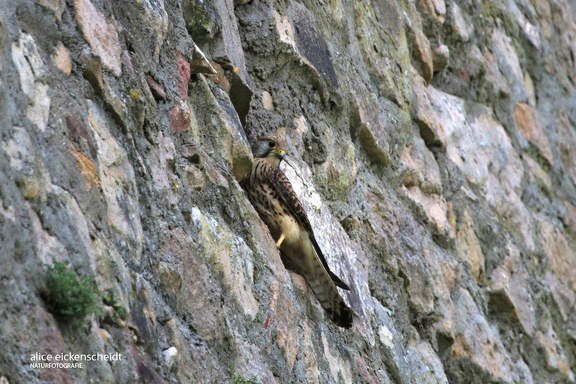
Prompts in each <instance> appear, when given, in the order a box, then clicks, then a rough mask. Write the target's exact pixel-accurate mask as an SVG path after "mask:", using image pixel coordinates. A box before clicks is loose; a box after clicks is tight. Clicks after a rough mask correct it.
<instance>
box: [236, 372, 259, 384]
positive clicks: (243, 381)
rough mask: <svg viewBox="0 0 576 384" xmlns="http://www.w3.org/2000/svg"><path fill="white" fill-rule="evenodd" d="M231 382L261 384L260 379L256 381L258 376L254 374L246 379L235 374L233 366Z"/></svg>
mask: <svg viewBox="0 0 576 384" xmlns="http://www.w3.org/2000/svg"><path fill="white" fill-rule="evenodd" d="M232 383H234V384H262V383H261V382H260V381H258V378H257V377H256V376H252V377H251V378H249V379H246V378H244V377H242V376H239V375H237V374H236V372H235V370H234V368H232Z"/></svg>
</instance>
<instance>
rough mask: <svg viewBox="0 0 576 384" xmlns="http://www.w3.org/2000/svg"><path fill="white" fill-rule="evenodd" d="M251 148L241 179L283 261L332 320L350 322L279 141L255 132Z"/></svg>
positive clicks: (338, 282) (346, 325)
mask: <svg viewBox="0 0 576 384" xmlns="http://www.w3.org/2000/svg"><path fill="white" fill-rule="evenodd" d="M252 152H253V154H254V164H253V166H252V169H251V171H250V172H249V173H248V175H247V176H246V177H245V178H244V180H242V182H241V183H240V184H241V186H242V188H244V190H245V191H246V194H247V195H248V199H249V200H250V202H251V203H252V205H253V206H254V208H255V209H256V211H257V212H258V215H259V216H260V218H261V219H262V221H264V223H265V224H266V225H267V226H268V229H269V230H270V234H271V235H272V238H273V239H274V240H275V241H276V246H277V247H278V249H279V250H280V256H281V258H282V261H283V262H284V265H285V266H286V268H288V269H290V270H293V271H294V272H296V273H298V274H300V275H302V276H304V278H305V279H306V281H307V282H308V285H310V288H311V289H312V292H314V295H316V297H317V298H318V301H319V302H320V305H321V306H322V308H324V310H325V311H326V313H327V314H328V317H329V318H330V319H331V320H332V321H333V322H334V323H336V324H337V325H339V326H340V327H344V328H350V327H351V326H352V310H351V309H350V308H349V307H348V306H347V305H346V303H345V302H344V300H343V299H342V296H340V293H339V292H338V289H337V288H336V286H338V287H340V288H342V289H346V290H350V288H349V287H348V285H347V284H346V283H344V282H343V281H342V280H341V279H340V278H338V276H336V275H335V274H334V273H332V271H330V268H329V267H328V263H327V262H326V259H325V258H324V255H323V254H322V250H321V249H320V247H319V246H318V242H317V241H316V239H315V238H314V232H313V230H312V226H311V225H310V221H309V220H308V216H307V215H306V212H305V211H304V208H303V206H302V203H301V202H300V200H299V199H298V196H297V195H296V193H295V192H294V189H293V188H292V185H291V184H290V181H288V178H287V177H286V175H284V173H283V172H282V171H281V170H280V162H281V161H282V160H283V159H284V157H285V156H286V150H285V148H284V143H283V141H282V140H281V139H280V138H279V137H277V136H273V135H269V136H263V137H260V138H259V139H258V141H257V142H256V143H255V145H254V146H253V148H252Z"/></svg>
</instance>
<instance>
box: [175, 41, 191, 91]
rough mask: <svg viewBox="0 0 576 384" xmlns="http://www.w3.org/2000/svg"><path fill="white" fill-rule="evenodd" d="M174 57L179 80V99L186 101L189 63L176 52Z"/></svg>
mask: <svg viewBox="0 0 576 384" xmlns="http://www.w3.org/2000/svg"><path fill="white" fill-rule="evenodd" d="M176 56H177V57H178V76H179V77H180V80H179V81H178V90H179V91H180V97H181V98H182V99H186V96H187V95H188V80H189V79H190V63H189V62H188V60H186V58H184V56H182V53H180V51H176Z"/></svg>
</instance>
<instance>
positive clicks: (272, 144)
mask: <svg viewBox="0 0 576 384" xmlns="http://www.w3.org/2000/svg"><path fill="white" fill-rule="evenodd" d="M268 146H269V147H270V148H274V147H275V146H276V143H275V142H273V141H269V142H268Z"/></svg>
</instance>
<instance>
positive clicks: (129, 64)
mask: <svg viewBox="0 0 576 384" xmlns="http://www.w3.org/2000/svg"><path fill="white" fill-rule="evenodd" d="M122 56H123V57H124V65H126V67H127V68H128V69H129V70H130V73H131V74H132V75H135V74H136V71H134V64H132V56H130V52H128V51H127V50H124V52H122Z"/></svg>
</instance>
